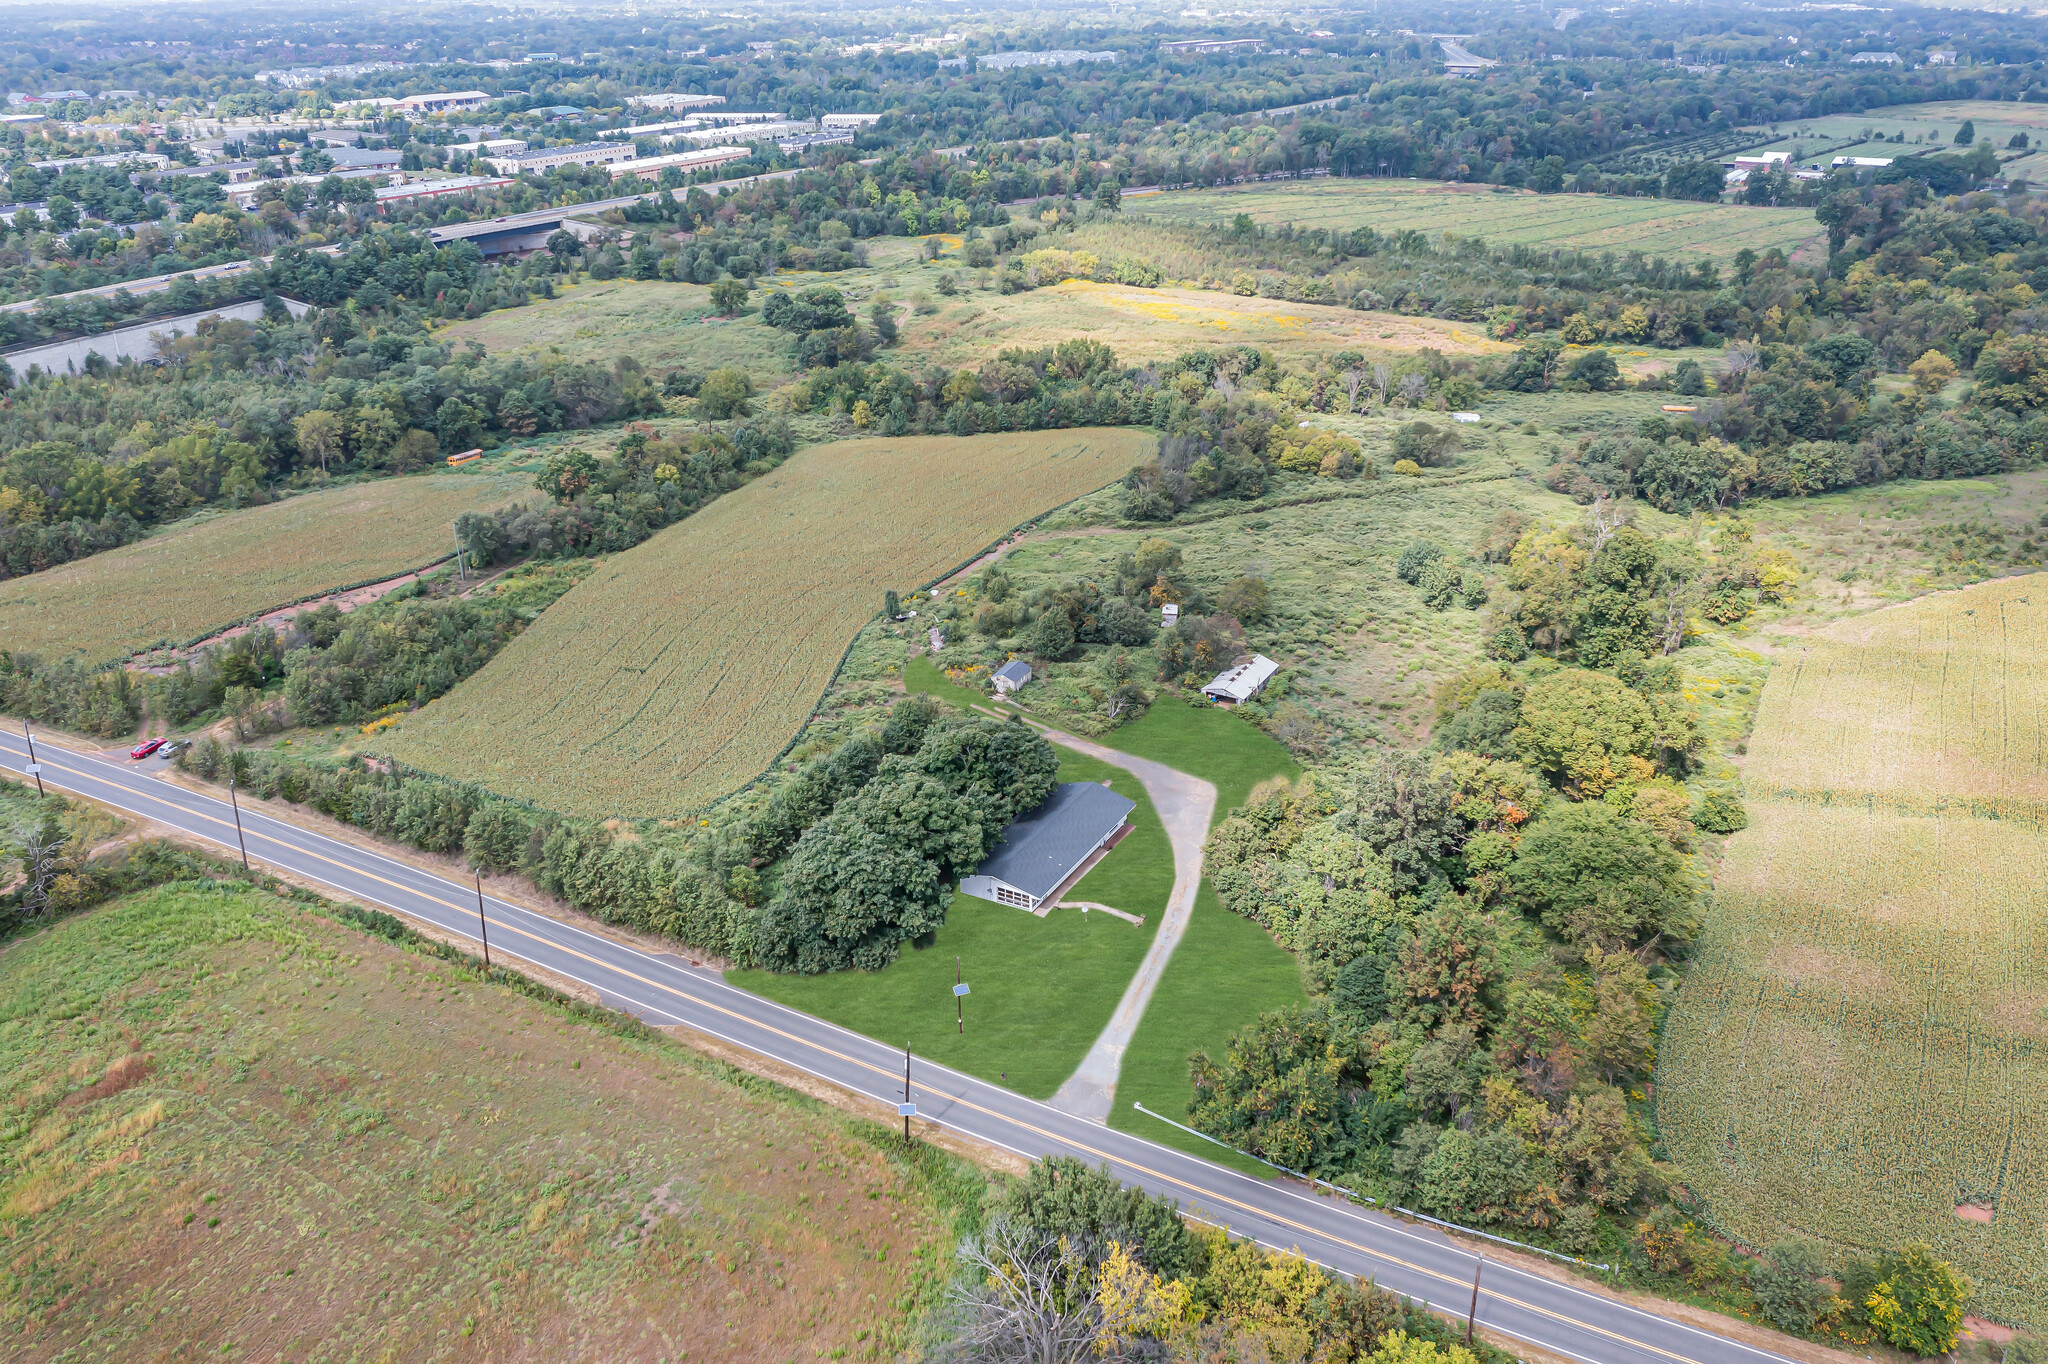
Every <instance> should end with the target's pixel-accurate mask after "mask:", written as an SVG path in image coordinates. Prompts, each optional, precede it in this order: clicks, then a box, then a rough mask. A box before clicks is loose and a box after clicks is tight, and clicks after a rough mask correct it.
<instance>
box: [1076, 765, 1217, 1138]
mask: <svg viewBox="0 0 2048 1364" xmlns="http://www.w3.org/2000/svg"><path fill="white" fill-rule="evenodd" d="M1041 732H1042V733H1043V734H1044V735H1045V737H1046V738H1048V739H1050V740H1051V741H1052V742H1054V743H1056V744H1059V745H1060V746H1061V747H1063V748H1071V749H1073V750H1074V751H1075V752H1076V753H1085V754H1087V755H1088V756H1089V757H1091V758H1095V759H1098V760H1099V761H1102V762H1106V763H1109V764H1110V765H1111V766H1114V767H1121V768H1123V769H1124V770H1125V771H1126V772H1129V773H1131V774H1132V775H1133V776H1135V777H1136V778H1137V779H1138V781H1139V782H1140V784H1142V785H1143V786H1144V788H1145V794H1146V795H1147V796H1150V797H1151V798H1152V808H1153V809H1155V810H1157V811H1158V812H1159V819H1160V822H1161V823H1163V824H1164V825H1165V826H1166V837H1167V841H1168V842H1169V843H1171V844H1172V845H1173V894H1172V895H1170V896H1168V897H1167V901H1166V913H1165V916H1164V917H1163V918H1162V919H1161V920H1160V924H1159V931H1158V932H1157V933H1156V934H1154V935H1153V938H1152V947H1151V949H1150V950H1149V951H1147V952H1146V953H1145V959H1144V960H1143V961H1141V962H1139V963H1138V969H1137V972H1136V973H1135V974H1134V975H1133V976H1132V977H1131V983H1130V984H1129V985H1128V986H1126V987H1125V988H1124V997H1123V999H1122V1000H1121V1001H1119V1002H1118V1004H1117V1006H1116V1012H1115V1013H1113V1014H1111V1015H1110V1018H1109V1022H1108V1024H1107V1025H1106V1026H1104V1028H1103V1029H1102V1035H1101V1036H1100V1037H1097V1038H1096V1039H1095V1045H1094V1046H1092V1047H1090V1048H1089V1049H1088V1054H1087V1055H1086V1056H1084V1057H1082V1058H1081V1064H1080V1066H1079V1067H1078V1068H1077V1069H1076V1070H1075V1071H1074V1073H1073V1074H1072V1075H1070V1076H1069V1077H1067V1082H1066V1083H1065V1084H1063V1085H1061V1086H1060V1088H1059V1092H1058V1093H1056V1094H1054V1095H1053V1096H1052V1098H1051V1100H1050V1101H1049V1102H1050V1103H1051V1104H1052V1106H1053V1107H1054V1108H1057V1109H1059V1110H1060V1111H1061V1112H1063V1113H1070V1114H1072V1115H1073V1116H1075V1117H1077V1118H1086V1119H1088V1120H1089V1121H1090V1122H1098V1123H1105V1124H1106V1123H1107V1122H1108V1121H1109V1110H1110V1106H1111V1105H1112V1104H1113V1103H1115V1101H1116V1082H1117V1077H1118V1076H1119V1075H1121V1074H1122V1073H1123V1065H1124V1053H1125V1052H1126V1051H1128V1050H1129V1049H1130V1045H1131V1038H1132V1037H1133V1036H1134V1035H1135V1034H1136V1033H1137V1031H1138V1020H1139V1019H1141V1018H1143V1017H1144V1016H1145V1006H1146V1005H1147V1004H1149V1003H1150V1002H1151V1000H1152V991H1153V990H1154V989H1156V988H1157V987H1158V985H1159V978H1160V977H1161V976H1162V975H1164V974H1165V973H1166V963H1167V961H1168V959H1170V958H1171V957H1172V956H1173V949H1174V948H1176V947H1178V946H1179V945H1180V940H1181V935H1182V934H1183V933H1185V932H1187V927H1188V920H1189V918H1191V917H1192V916H1193V915H1194V912H1195V892H1196V891H1197V890H1198V889H1200V888H1201V884H1202V845H1203V844H1204V843H1206V842H1207V841H1208V838H1209V821H1210V819H1211V818H1212V817H1213V816H1214V815H1215V813H1216V788H1215V787H1214V786H1213V785H1211V784H1210V783H1208V782H1206V781H1203V780H1202V779H1201V778H1200V777H1191V776H1189V775H1188V774H1187V773H1185V772H1179V771H1176V770H1174V769H1173V768H1171V767H1168V766H1167V765H1166V764H1164V763H1156V762H1153V761H1151V760H1150V759H1149V758H1134V757H1132V756H1131V755H1130V754H1128V753H1119V752H1117V751H1116V750H1115V749H1113V748H1104V747H1103V746H1102V745H1101V744H1098V743H1092V742H1090V741H1089V740H1087V739H1077V738H1075V737H1074V736H1073V735H1071V734H1062V733H1060V732H1059V731H1058V730H1054V729H1048V730H1043V731H1041Z"/></svg>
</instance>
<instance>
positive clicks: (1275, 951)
mask: <svg viewBox="0 0 2048 1364" xmlns="http://www.w3.org/2000/svg"><path fill="white" fill-rule="evenodd" d="M1104 742H1106V743H1108V744H1109V745H1110V746H1111V747H1114V748H1118V749H1121V750H1122V751H1124V752H1126V753H1130V754H1134V755H1136V756H1138V757H1141V758H1151V759H1152V760H1154V761H1155V762H1163V763H1167V764H1169V765H1170V766H1173V767H1177V768H1179V769H1180V770H1181V771H1183V772H1188V773H1192V774H1193V775H1195V776H1198V777H1201V778H1203V779H1204V780H1207V781H1210V782H1213V783H1214V784H1215V786H1216V819H1217V820H1221V819H1223V818H1224V817H1225V816H1226V815H1228V814H1229V813H1230V812H1231V811H1232V810H1234V809H1236V808H1237V807H1238V806H1240V805H1242V804H1244V799H1245V797H1246V796H1247V795H1248V794H1250V792H1251V789H1252V788H1253V787H1254V786H1256V785H1258V784H1259V783H1260V782H1262V781H1266V780H1268V779H1269V778H1272V777H1287V778H1289V779H1292V778H1294V777H1296V776H1299V775H1300V772H1301V768H1300V765H1299V764H1297V763H1296V762H1295V761H1294V758H1293V756H1292V755H1291V754H1289V753H1288V751H1287V749H1286V748H1285V747H1284V746H1283V745H1281V744H1280V743H1279V742H1278V741H1276V740H1275V739H1273V738H1272V737H1271V736H1269V735H1267V734H1266V733H1264V732H1263V731H1261V730H1258V729H1255V728H1253V727H1252V726H1251V725H1249V724H1247V723H1245V722H1244V721H1243V720H1240V719H1238V718H1237V717H1236V716H1234V715H1231V714H1229V713H1228V712H1225V711H1222V710H1218V709H1216V708H1214V707H1209V706H1190V705H1187V704H1185V703H1183V702H1180V701H1176V700H1172V699H1167V700H1163V701H1159V702H1157V703H1155V704H1154V705H1153V706H1152V708H1151V709H1150V710H1148V711H1147V712H1146V713H1145V714H1144V715H1143V716H1141V717H1140V718H1139V719H1137V720H1135V721H1133V722H1132V723H1130V724H1128V725H1125V726H1124V727H1123V728H1121V729H1118V730H1115V731H1113V732H1112V733H1111V734H1110V735H1109V736H1108V737H1107V738H1106V739H1105V740H1104ZM1306 999H1307V995H1306V994H1305V993H1304V992H1303V990H1302V987H1301V972H1300V969H1299V968H1298V967H1297V966H1296V964H1295V960H1294V956H1293V954H1291V953H1290V952H1288V951H1287V950H1286V949H1285V948H1283V947H1281V946H1280V945H1279V944H1278V943H1276V942H1274V941H1273V939H1272V937H1271V935H1269V934H1268V933H1267V932H1266V930H1265V929H1263V928H1261V927H1260V926H1259V925H1258V924H1255V923H1253V922H1252V921H1251V920H1250V919H1246V918H1241V917H1240V916H1238V915H1236V914H1233V913H1231V912H1230V911H1229V910H1227V909H1225V908H1224V907H1223V904H1222V902H1221V901H1219V900H1218V899H1217V898H1216V891H1215V889H1214V887H1213V886H1211V885H1210V883H1209V879H1208V878H1207V877H1206V876H1204V877H1203V878H1202V888H1201V891H1200V893H1199V894H1197V896H1196V897H1195V912H1194V916H1193V917H1192V918H1191V919H1189V921H1188V927H1187V932H1186V933H1185V934H1184V935H1183V936H1182V938H1181V940H1180V946H1179V947H1177V948H1175V949H1174V953H1173V959H1172V960H1171V961H1169V962H1168V963H1167V966H1166V974H1165V975H1164V976H1162V977H1160V980H1159V986H1158V988H1157V989H1156V990H1154V991H1153V993H1152V1002H1151V1004H1150V1005H1149V1006H1147V1008H1146V1010H1145V1017H1144V1021H1142V1022H1141V1023H1140V1024H1139V1025H1138V1031H1137V1034H1136V1035H1135V1036H1134V1037H1133V1038H1132V1039H1131V1047H1130V1050H1129V1051H1127V1052H1125V1053H1124V1068H1123V1076H1122V1078H1121V1079H1120V1080H1119V1081H1118V1083H1117V1091H1116V1106H1115V1108H1114V1109H1113V1110H1112V1111H1111V1113H1110V1118H1109V1124H1110V1126H1112V1127H1114V1128H1117V1129H1118V1130H1120V1131H1125V1132H1132V1133H1135V1134H1136V1135H1138V1136H1141V1137H1147V1138H1150V1139H1151V1140H1153V1141H1157V1142H1161V1143H1163V1144H1165V1145H1168V1146H1174V1147H1178V1148H1180V1149H1182V1150H1186V1151H1192V1152H1194V1153H1195V1154H1197V1155H1201V1156H1205V1157H1208V1158H1210V1159H1215V1158H1217V1157H1218V1155H1219V1154H1220V1153H1219V1152H1218V1151H1217V1149H1216V1147H1214V1146H1213V1145H1211V1144H1210V1143H1208V1142H1205V1141H1203V1140H1201V1139H1200V1138H1199V1137H1192V1136H1189V1135H1188V1134H1187V1133H1185V1132H1182V1131H1180V1130H1178V1129H1177V1128H1172V1127H1168V1126H1167V1125H1166V1124H1165V1123H1162V1122H1160V1121H1159V1120H1158V1119H1156V1118H1151V1117H1147V1116H1146V1115H1145V1114H1144V1113H1142V1112H1140V1111H1139V1110H1138V1109H1137V1108H1136V1107H1134V1105H1136V1104H1143V1105H1144V1106H1145V1108H1147V1109H1149V1110H1151V1111H1152V1112H1154V1113H1158V1114H1162V1115H1164V1116H1165V1117H1168V1118H1171V1119H1172V1120H1173V1121H1175V1122H1179V1123H1185V1122H1186V1121H1187V1112H1188V1103H1189V1101H1190V1100H1191V1099H1193V1098H1194V1086H1193V1084H1192V1083H1191V1082H1190V1081H1189V1079H1188V1058H1189V1056H1191V1055H1192V1054H1193V1053H1195V1052H1196V1051H1201V1050H1206V1051H1208V1052H1209V1053H1210V1054H1211V1055H1213V1056H1216V1057H1219V1058H1220V1057H1221V1056H1222V1055H1223V1052H1224V1050H1225V1049H1226V1048H1227V1047H1228V1046H1229V1043H1230V1038H1231V1036H1232V1035H1233V1034H1235V1033H1236V1032H1237V1031H1238V1030H1239V1029H1240V1028H1242V1027H1244V1025H1245V1024H1247V1023H1249V1022H1251V1021H1252V1020H1253V1019H1255V1018H1257V1017H1258V1016H1259V1015H1260V1014H1262V1013H1270V1012H1272V1011H1273V1010H1275V1009H1284V1008H1286V1007H1288V1006H1289V1005H1291V1004H1299V1003H1302V1002H1304V1001H1305V1000H1306ZM1225 1158H1226V1159H1228V1158H1227V1157H1225ZM1233 1163H1238V1162H1233ZM1243 1164H1244V1165H1245V1168H1247V1169H1258V1168H1260V1167H1258V1166H1257V1164H1256V1162H1250V1161H1245V1162H1243Z"/></svg>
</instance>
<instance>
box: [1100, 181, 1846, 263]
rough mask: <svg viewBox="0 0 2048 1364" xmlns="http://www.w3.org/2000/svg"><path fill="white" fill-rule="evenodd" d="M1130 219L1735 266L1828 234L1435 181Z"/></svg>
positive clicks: (1184, 201) (1783, 214) (1152, 203)
mask: <svg viewBox="0 0 2048 1364" xmlns="http://www.w3.org/2000/svg"><path fill="white" fill-rule="evenodd" d="M1124 211H1125V212H1127V213H1131V214H1142V215H1144V216H1145V217H1149V218H1157V219H1159V220H1161V221H1162V222H1178V223H1196V224H1206V225H1211V226H1215V225H1227V224H1228V223H1229V222H1230V221H1231V220H1232V219H1233V218H1234V217H1235V216H1236V215H1238V214H1240V213H1248V214H1250V215H1251V218H1252V221H1253V222H1256V223H1259V224H1262V225H1266V226H1271V225H1273V224H1277V223H1293V224H1294V225H1295V226H1296V227H1299V228H1312V227H1320V228H1347V229H1348V228H1357V227H1371V228H1374V229H1376V230H1377V231H1380V232H1399V231H1401V230H1402V229H1404V228H1412V229H1414V230H1416V231H1419V232H1425V233H1429V234H1431V235H1434V234H1436V233H1440V232H1449V233H1454V234H1455V235H1457V236H1460V237H1483V238H1485V239H1486V240H1487V241H1489V242H1494V243H1497V244H1505V243H1515V244H1519V245H1526V246H1538V247H1544V248H1547V249H1555V250H1563V251H1593V252H1600V251H1612V252H1614V253H1615V254H1617V255H1620V254H1622V253H1625V252H1629V251H1640V252H1642V253H1643V254H1644V255H1646V256H1666V257H1670V258H1673V259H1678V260H1713V261H1727V260H1730V259H1732V258H1733V257H1734V255H1735V253H1736V252H1737V251H1740V250H1741V249H1742V248H1743V247H1745V246H1747V247H1750V248H1751V249H1753V250H1756V251H1764V250H1767V249H1768V248H1770V247H1773V246H1776V247H1780V248H1782V249H1783V250H1784V252H1785V254H1787V255H1788V256H1789V255H1790V254H1791V253H1792V252H1793V250H1794V249H1795V248H1797V247H1798V246H1799V245H1800V244H1801V243H1802V242H1805V241H1808V240H1810V239H1811V238H1813V237H1815V236H1817V235H1819V233H1820V226H1819V225H1818V224H1817V223H1816V222H1815V221H1814V218H1813V212H1812V210H1811V209H1792V208H1749V207H1745V206H1741V205H1734V204H1695V203H1683V202H1680V201H1677V200H1672V199H1621V198H1610V197H1608V196H1605V195H1588V194H1531V193H1524V192H1521V191H1508V192H1505V193H1501V192H1496V191H1495V190H1494V188H1493V187H1492V186H1487V185H1452V184H1439V183H1437V182H1435V181H1427V180H1363V179H1361V180H1348V179H1345V180H1340V179H1334V178H1333V179H1329V180H1314V181H1295V182H1291V183H1280V184H1274V185H1257V186H1246V187H1244V188H1240V189H1220V190H1175V191H1173V192H1170V193H1165V194H1156V195H1143V196H1139V197H1136V198H1130V199H1126V200H1125V201H1124Z"/></svg>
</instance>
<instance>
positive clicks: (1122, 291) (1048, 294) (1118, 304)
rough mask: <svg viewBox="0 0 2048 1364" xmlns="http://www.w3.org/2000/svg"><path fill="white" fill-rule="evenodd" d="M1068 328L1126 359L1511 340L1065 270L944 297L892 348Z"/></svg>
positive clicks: (930, 347) (953, 349)
mask: <svg viewBox="0 0 2048 1364" xmlns="http://www.w3.org/2000/svg"><path fill="white" fill-rule="evenodd" d="M1075 336H1085V337H1087V338H1088V339H1090V340H1092V341H1100V342H1102V343H1103V344H1104V345H1106V346H1108V347H1109V348H1110V349H1111V350H1114V351H1115V352H1116V353H1117V355H1118V357H1119V358H1121V359H1122V360H1124V361H1125V362H1127V363H1138V362H1142V361H1148V360H1167V359H1171V358H1173V357H1174V356H1176V355H1179V354H1180V353H1182V352H1183V351H1187V350H1192V349H1195V348H1198V347H1214V346H1258V347H1260V348H1261V349H1265V350H1270V351H1272V352H1273V354H1274V355H1275V356H1277V357H1279V358H1280V359H1282V360H1283V361H1290V362H1293V363H1296V364H1299V363H1300V362H1302V361H1304V360H1306V359H1308V358H1309V357H1311V356H1320V355H1325V354H1328V353H1329V352H1331V351H1339V350H1356V351H1361V352H1366V353H1372V354H1376V355H1384V354H1387V353H1389V352H1410V351H1415V350H1419V349H1421V348H1423V347H1425V346H1427V347H1431V348H1434V349H1436V350H1439V351H1442V352H1443V353H1444V354H1446V355H1492V354H1503V355H1504V354H1506V353H1507V352H1508V351H1509V350H1511V349H1512V348H1511V347H1509V346H1505V345H1503V344H1501V343H1500V342H1497V341H1489V340H1487V339H1486V336H1485V333H1484V332H1482V331H1481V330H1480V329H1478V328H1476V327H1471V326H1465V325H1461V324H1459V323H1455V322H1445V321H1442V320H1440V319H1437V318H1426V317H1401V316H1398V315H1396V314H1393V313H1368V312H1359V311H1356V310H1354V309H1351V308H1338V307H1331V306H1329V305H1326V304H1320V303H1289V302H1286V301H1284V300H1281V299H1269V298H1240V297H1238V296H1236V295H1234V294H1223V293H1215V292H1211V291H1208V290H1201V289H1175V288H1161V289H1137V288H1132V287H1130V286H1128V285H1122V284H1097V283H1094V282H1092V281H1089V280H1068V281H1066V282H1064V283H1061V284H1053V285H1048V286H1046V287H1044V288H1040V289H1033V290H1031V291H1029V292H1026V293H1020V294H999V293H996V292H994V291H990V292H987V293H981V292H972V293H968V294H964V295H960V296H957V297H955V298H953V299H951V300H947V301H946V302H945V306H943V307H941V308H939V310H938V311H937V313H936V314H934V315H932V316H929V317H922V316H920V317H913V318H912V319H911V320H910V322H909V324H908V325H907V326H906V327H905V328H904V332H903V341H902V350H903V352H904V353H906V354H907V355H909V356H915V357H918V358H930V359H933V360H936V361H938V362H939V363H940V364H943V365H946V366H949V367H955V368H957V367H963V366H965V367H972V366H974V365H977V364H979V363H980V361H981V360H982V359H984V358H986V357H987V356H988V355H990V354H991V353H993V352H994V351H997V350H1001V349H1003V348H1005V347H1009V346H1051V345H1054V344H1056V343H1058V342H1060V341H1063V340H1066V339H1068V338H1071V337H1075Z"/></svg>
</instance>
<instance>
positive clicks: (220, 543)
mask: <svg viewBox="0 0 2048 1364" xmlns="http://www.w3.org/2000/svg"><path fill="white" fill-rule="evenodd" d="M539 496H540V494H538V493H536V492H535V491H534V488H533V483H532V480H531V479H530V478H527V477H525V476H523V475H519V474H515V473H511V472H509V471H500V470H497V469H495V468H494V467H492V465H491V464H489V463H485V464H482V465H480V466H479V465H472V466H471V467H470V468H467V469H463V470H460V471H454V472H449V473H435V474H423V475H417V476H414V477H410V478H387V479H379V480H376V481H374V482H370V483H363V484H358V485H355V486H352V487H346V488H331V489H328V490H326V491H323V492H316V493H305V494H302V495H300V496H298V497H291V498H287V499H285V500H284V501H282V502H273V503H271V504H270V505H269V506H265V507H255V508H250V509H248V510H246V511H238V512H230V513H226V514H224V515H220V516H210V517H207V518H205V519H203V520H195V521H191V522H187V523H186V524H184V525H180V526H174V527H172V528H171V529H169V530H166V531H163V532H161V533H159V534H156V535H152V536H150V537H149V538H148V539H146V540H139V541H137V542H136V543H134V544H132V545H126V546H124V547H122V548H120V549H116V550H110V551H108V552H107V553H105V554H95V555H92V556H91V557H89V558H84V559H76V560H73V561H72V562H71V563H68V564H65V565H62V566H61V567H58V568H53V569H48V570H45V571H44V572H41V573H34V574H30V575H28V576H27V577H22V578H10V579H8V580H7V581H5V582H0V640H4V641H6V644H7V646H8V647H9V648H15V649H23V650H27V651H29V652H31V653H36V654H40V655H43V656H44V657H45V658H47V659H56V658H59V657H68V656H74V655H75V656H77V657H79V658H82V659H84V660H85V661H86V662H88V663H103V662H106V661H107V660H109V659H115V658H122V657H125V656H127V655H129V654H132V653H134V652H135V651H137V650H139V649H144V648H147V647H149V646H150V645H152V644H156V643H160V642H164V641H168V642H170V643H173V644H182V643H184V642H186V641H188V640H192V639H196V638H199V637H200V636H202V635H205V634H208V633H210V632H212V631H213V630H216V629H219V628H221V627H222V626H226V625H230V624H232V623H234V622H235V621H238V620H241V619H243V618H244V617H247V616H251V615H254V614H256V613H257V612H260V611H264V610H267V609H269V608H270V607H274V606H283V605H286V604H287V603H290V602H294V601H300V600H303V599H305V598H307V597H310V596H313V595H316V594H318V593H320V592H325V591H331V590H333V589H336V588H340V587H349V586H353V585H355V584H358V583H367V582H375V581H377V580H378V579H379V578H388V577H395V576H397V575H398V574H401V573H404V572H406V571H407V570H409V569H414V568H419V567H421V566H423V565H425V564H428V563H431V562H433V561H434V560H436V559H439V558H441V557H442V556H444V555H446V554H449V553H452V552H453V551H454V547H455V541H454V534H455V531H454V526H455V518H456V517H458V516H460V515H462V514H463V513H464V512H472V511H489V510H494V509H496V508H498V507H503V506H507V505H509V504H510V503H513V502H516V501H519V500H520V499H521V498H525V499H527V500H529V501H531V500H537V499H538V498H539Z"/></svg>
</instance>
